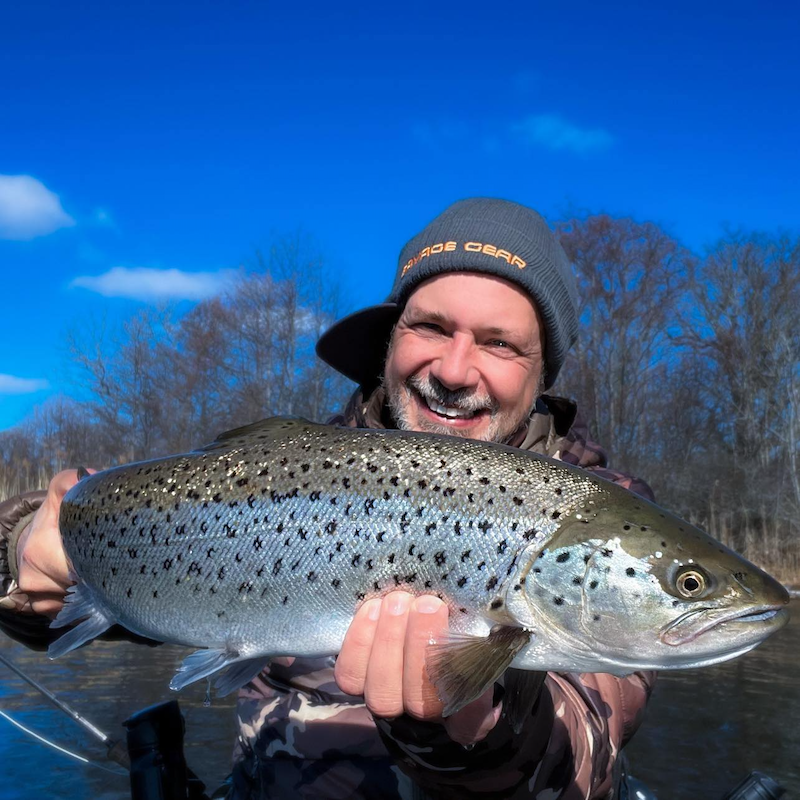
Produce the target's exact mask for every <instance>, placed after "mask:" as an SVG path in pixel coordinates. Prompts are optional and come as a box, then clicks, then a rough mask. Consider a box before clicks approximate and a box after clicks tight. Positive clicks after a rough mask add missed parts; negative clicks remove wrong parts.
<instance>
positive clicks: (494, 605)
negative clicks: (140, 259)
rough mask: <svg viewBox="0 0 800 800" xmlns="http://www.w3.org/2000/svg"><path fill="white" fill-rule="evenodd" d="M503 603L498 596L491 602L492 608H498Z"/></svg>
mask: <svg viewBox="0 0 800 800" xmlns="http://www.w3.org/2000/svg"><path fill="white" fill-rule="evenodd" d="M502 605H503V601H502V600H501V599H500V598H499V597H498V598H497V599H496V600H492V602H491V604H490V605H489V607H490V608H492V609H498V608H500V607H501V606H502Z"/></svg>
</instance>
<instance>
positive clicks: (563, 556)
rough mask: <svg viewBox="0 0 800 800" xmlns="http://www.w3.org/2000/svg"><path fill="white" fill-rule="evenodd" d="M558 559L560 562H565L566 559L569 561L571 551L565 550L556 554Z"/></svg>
mask: <svg viewBox="0 0 800 800" xmlns="http://www.w3.org/2000/svg"><path fill="white" fill-rule="evenodd" d="M556 561H558V563H559V564H563V563H564V562H565V561H569V552H568V551H564V552H563V553H559V554H558V555H557V556H556Z"/></svg>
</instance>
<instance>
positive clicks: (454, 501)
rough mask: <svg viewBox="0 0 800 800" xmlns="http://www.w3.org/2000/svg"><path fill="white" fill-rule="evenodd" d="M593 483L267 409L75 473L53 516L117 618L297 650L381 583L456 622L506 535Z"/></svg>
mask: <svg viewBox="0 0 800 800" xmlns="http://www.w3.org/2000/svg"><path fill="white" fill-rule="evenodd" d="M606 492H607V490H606V488H605V486H604V485H603V482H601V481H598V480H596V479H594V478H592V477H590V476H588V475H587V474H586V473H583V472H582V471H580V470H577V469H575V468H569V467H566V466H564V465H561V464H560V463H558V462H553V461H551V460H549V459H545V458H541V457H537V456H533V455H531V454H527V453H522V452H520V451H517V450H512V449H511V448H504V447H501V446H498V445H492V444H485V443H479V442H472V441H464V440H458V439H453V438H450V437H441V438H440V437H430V436H422V435H417V434H408V433H400V432H396V431H363V430H357V429H347V428H334V427H329V426H322V425H315V424H312V423H306V422H303V421H295V420H289V421H286V420H273V421H267V422H266V423H262V424H260V425H257V426H251V428H250V429H244V431H243V432H242V433H241V434H239V435H237V434H236V432H234V434H231V435H228V436H227V437H225V438H223V439H222V440H221V441H219V442H216V443H214V444H213V445H210V446H209V447H208V448H206V449H205V450H203V451H198V452H197V453H190V454H187V455H181V456H174V457H169V458H165V459H159V460H156V461H150V462H143V463H140V464H131V465H128V466H124V467H119V468H115V469H112V470H108V471H106V472H102V473H98V474H97V475H95V476H91V477H88V478H84V480H82V481H81V482H80V483H79V484H78V485H77V486H76V487H75V488H74V489H72V490H71V491H70V492H69V494H68V495H67V497H66V498H65V501H64V503H63V505H62V516H61V523H60V524H61V531H62V535H63V538H64V544H65V547H66V549H67V552H68V554H69V556H70V558H71V561H72V563H73V566H74V568H75V571H76V572H77V574H78V575H79V576H80V577H81V579H82V580H83V581H84V582H85V583H86V584H88V585H89V586H90V587H92V588H93V591H94V594H95V597H99V598H100V602H101V604H102V605H103V607H104V608H105V609H107V611H108V612H109V613H110V615H112V616H113V617H114V619H115V620H116V621H118V622H120V623H122V624H123V625H125V626H127V627H129V628H131V629H132V630H134V631H137V632H139V633H142V634H143V635H147V636H151V637H153V638H158V639H165V640H169V641H176V642H180V643H184V644H191V645H200V646H214V647H217V646H223V645H226V646H229V647H231V646H233V647H235V648H236V649H237V650H239V651H240V652H242V653H253V654H261V653H270V654H277V653H281V652H290V653H292V654H295V655H312V654H321V653H329V652H336V651H337V650H338V647H339V645H340V644H341V640H342V637H343V635H344V632H345V630H346V628H347V625H348V624H349V621H350V620H351V619H352V615H353V613H354V611H355V609H356V608H357V606H358V604H359V603H360V602H362V601H364V600H365V599H368V598H370V597H373V596H377V595H383V594H385V593H387V592H389V591H392V590H394V589H404V590H407V591H410V592H412V593H415V594H421V593H425V592H430V593H434V594H439V595H440V596H442V597H443V598H444V599H445V600H446V601H447V602H448V604H449V606H450V608H451V619H452V624H453V627H454V628H456V629H459V628H461V629H464V630H467V629H470V626H471V625H473V624H474V622H475V620H476V619H477V618H479V617H480V616H481V615H482V614H483V613H484V612H485V611H486V610H487V609H489V608H492V607H495V608H496V607H497V604H498V602H499V603H502V601H503V597H504V593H505V591H507V590H508V589H509V582H510V580H511V579H512V577H513V575H514V573H515V571H516V569H517V568H518V567H519V566H520V565H519V564H518V558H519V555H520V553H521V552H522V550H523V549H524V548H525V547H528V546H529V545H531V544H534V545H536V546H537V548H544V547H545V546H546V543H547V540H548V538H549V537H550V536H552V534H553V533H554V532H555V531H556V530H557V529H558V527H559V524H560V520H561V519H562V518H564V517H566V516H568V515H569V514H571V513H572V512H573V511H574V510H575V509H578V508H581V507H583V506H585V505H586V504H587V503H589V502H591V500H592V499H593V498H596V497H597V496H598V495H602V494H604V493H606Z"/></svg>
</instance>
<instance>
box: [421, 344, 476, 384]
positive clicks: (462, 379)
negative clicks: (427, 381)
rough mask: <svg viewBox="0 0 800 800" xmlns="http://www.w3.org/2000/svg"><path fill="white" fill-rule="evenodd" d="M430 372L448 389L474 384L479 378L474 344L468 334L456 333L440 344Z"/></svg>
mask: <svg viewBox="0 0 800 800" xmlns="http://www.w3.org/2000/svg"><path fill="white" fill-rule="evenodd" d="M431 374H432V375H433V377H434V378H436V379H437V380H438V381H439V382H440V383H442V384H443V385H444V386H445V387H446V388H448V389H452V390H455V389H463V388H467V387H472V386H476V385H477V384H478V381H479V380H480V375H479V373H478V369H477V367H476V365H475V346H474V342H473V341H472V339H471V338H470V337H469V336H466V335H464V334H460V333H456V334H455V335H454V336H452V337H451V338H450V339H449V340H448V341H447V342H446V343H444V344H443V345H442V350H441V351H440V353H439V357H438V358H436V359H435V360H434V362H433V364H432V365H431Z"/></svg>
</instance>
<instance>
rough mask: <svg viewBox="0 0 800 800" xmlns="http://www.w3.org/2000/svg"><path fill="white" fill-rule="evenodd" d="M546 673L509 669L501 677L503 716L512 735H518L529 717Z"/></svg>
mask: <svg viewBox="0 0 800 800" xmlns="http://www.w3.org/2000/svg"><path fill="white" fill-rule="evenodd" d="M546 677H547V673H546V672H534V671H533V670H527V669H510V670H508V671H507V672H506V674H505V675H504V676H503V688H504V689H505V694H504V695H503V715H504V716H505V718H506V719H507V720H508V724H509V725H511V729H512V730H513V731H514V733H519V732H520V731H521V730H522V726H523V725H524V723H525V720H526V719H527V718H528V717H529V716H530V715H531V712H532V711H533V707H534V705H535V704H536V701H537V700H538V699H539V695H540V694H541V691H542V686H544V679H545V678H546Z"/></svg>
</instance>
